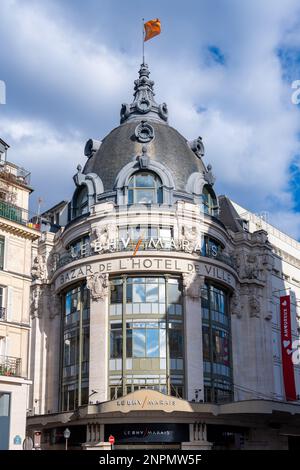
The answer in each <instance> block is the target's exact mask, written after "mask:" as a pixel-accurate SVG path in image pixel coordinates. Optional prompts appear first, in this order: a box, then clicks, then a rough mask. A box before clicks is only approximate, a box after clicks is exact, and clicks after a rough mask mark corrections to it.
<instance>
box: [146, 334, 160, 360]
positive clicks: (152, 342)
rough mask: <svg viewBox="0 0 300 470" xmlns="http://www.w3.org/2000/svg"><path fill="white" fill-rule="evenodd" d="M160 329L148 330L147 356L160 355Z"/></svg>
mask: <svg viewBox="0 0 300 470" xmlns="http://www.w3.org/2000/svg"><path fill="white" fill-rule="evenodd" d="M158 333H159V330H158V329H155V330H154V329H149V330H147V350H146V352H147V353H146V355H147V357H159V342H158Z"/></svg>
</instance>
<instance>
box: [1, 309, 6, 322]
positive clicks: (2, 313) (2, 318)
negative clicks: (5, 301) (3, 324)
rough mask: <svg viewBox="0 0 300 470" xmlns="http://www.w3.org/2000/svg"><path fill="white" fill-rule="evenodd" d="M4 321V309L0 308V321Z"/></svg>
mask: <svg viewBox="0 0 300 470" xmlns="http://www.w3.org/2000/svg"><path fill="white" fill-rule="evenodd" d="M1 320H2V321H5V320H6V308H5V307H0V321H1Z"/></svg>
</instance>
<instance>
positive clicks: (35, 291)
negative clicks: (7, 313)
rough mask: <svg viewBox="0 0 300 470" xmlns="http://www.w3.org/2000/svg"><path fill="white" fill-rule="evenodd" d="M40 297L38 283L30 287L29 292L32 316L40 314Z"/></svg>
mask: <svg viewBox="0 0 300 470" xmlns="http://www.w3.org/2000/svg"><path fill="white" fill-rule="evenodd" d="M40 297H41V287H40V286H39V285H36V286H34V287H33V288H32V289H31V293H30V315H31V317H32V318H34V317H38V316H39V317H40V316H41V309H40V308H39V305H40Z"/></svg>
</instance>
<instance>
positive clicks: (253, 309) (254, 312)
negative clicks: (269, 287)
mask: <svg viewBox="0 0 300 470" xmlns="http://www.w3.org/2000/svg"><path fill="white" fill-rule="evenodd" d="M248 303H249V314H250V317H257V318H259V317H260V311H261V306H260V301H259V298H258V292H257V289H256V288H255V287H250V289H249V298H248Z"/></svg>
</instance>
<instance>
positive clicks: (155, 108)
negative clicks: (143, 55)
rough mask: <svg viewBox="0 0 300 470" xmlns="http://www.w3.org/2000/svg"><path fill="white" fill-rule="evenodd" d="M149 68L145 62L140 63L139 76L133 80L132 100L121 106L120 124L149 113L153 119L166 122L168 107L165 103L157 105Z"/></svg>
mask: <svg viewBox="0 0 300 470" xmlns="http://www.w3.org/2000/svg"><path fill="white" fill-rule="evenodd" d="M149 75H150V70H149V68H148V65H147V64H144V63H143V64H141V67H140V70H139V78H138V79H136V80H135V81H134V93H133V96H134V100H133V102H132V103H131V104H130V105H129V104H127V103H123V104H122V106H121V113H120V114H121V124H122V123H123V122H125V121H126V120H127V119H130V118H131V117H132V118H134V117H135V118H136V117H141V116H142V115H145V114H148V113H151V115H152V117H153V118H154V119H159V120H162V121H163V122H166V121H167V120H168V107H167V105H166V103H162V104H160V105H158V104H157V103H156V101H155V99H154V96H155V93H154V90H153V86H154V81H153V80H150V78H149Z"/></svg>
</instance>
